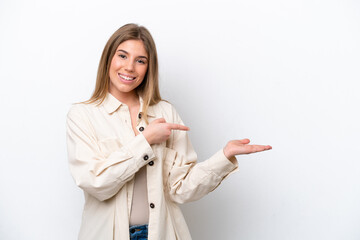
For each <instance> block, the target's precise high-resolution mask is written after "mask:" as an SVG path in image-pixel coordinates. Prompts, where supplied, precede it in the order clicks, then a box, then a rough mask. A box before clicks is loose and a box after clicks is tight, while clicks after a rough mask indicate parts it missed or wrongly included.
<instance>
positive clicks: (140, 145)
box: [127, 133, 156, 168]
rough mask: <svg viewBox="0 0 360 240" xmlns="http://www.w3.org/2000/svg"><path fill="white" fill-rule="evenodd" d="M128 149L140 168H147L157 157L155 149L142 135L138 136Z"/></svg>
mask: <svg viewBox="0 0 360 240" xmlns="http://www.w3.org/2000/svg"><path fill="white" fill-rule="evenodd" d="M127 148H128V150H129V151H130V153H131V155H132V156H133V158H134V160H135V163H136V165H137V166H138V167H139V168H141V167H143V166H145V165H146V164H147V163H149V162H150V161H152V160H154V158H155V157H156V156H155V153H154V151H153V149H152V148H151V146H150V144H149V143H148V141H147V140H146V138H145V137H144V135H143V134H142V133H140V134H138V135H137V136H136V137H135V138H134V139H133V140H132V141H131V142H129V144H128V145H127Z"/></svg>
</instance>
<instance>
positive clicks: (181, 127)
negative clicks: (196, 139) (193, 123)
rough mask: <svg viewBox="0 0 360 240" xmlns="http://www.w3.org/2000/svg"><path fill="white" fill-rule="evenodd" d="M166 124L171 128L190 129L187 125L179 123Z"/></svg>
mask: <svg viewBox="0 0 360 240" xmlns="http://www.w3.org/2000/svg"><path fill="white" fill-rule="evenodd" d="M168 126H169V127H170V129H172V130H183V131H189V130H190V128H189V127H187V126H184V125H181V124H176V123H168Z"/></svg>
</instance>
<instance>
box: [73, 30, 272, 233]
mask: <svg viewBox="0 0 360 240" xmlns="http://www.w3.org/2000/svg"><path fill="white" fill-rule="evenodd" d="M188 130H189V128H188V127H186V126H184V124H183V122H182V120H181V118H180V116H179V115H178V113H177V112H176V110H175V109H174V107H173V106H172V105H171V104H170V103H168V102H166V101H165V100H162V99H161V97H160V93H159V87H158V62H157V53H156V47H155V43H154V41H153V38H152V37H151V35H150V33H149V31H148V30H147V29H146V28H144V27H142V26H138V25H136V24H127V25H124V26H122V27H121V28H120V29H118V30H117V31H116V32H115V33H114V34H113V35H112V36H111V37H110V39H109V40H108V42H107V44H106V46H105V48H104V51H103V53H102V56H101V60H100V63H99V68H98V74H97V79H96V86H95V90H94V93H93V95H92V96H91V98H90V99H89V100H88V101H86V102H82V103H77V104H74V105H72V106H71V108H70V110H69V112H68V114H67V146H68V157H69V165H70V171H71V174H72V176H73V178H74V180H75V182H76V184H77V185H78V186H79V187H80V188H81V189H83V191H84V195H85V206H84V211H83V217H82V224H81V229H80V233H79V239H80V240H114V239H115V240H125V239H129V238H130V239H151V240H161V239H164V240H172V239H174V240H175V239H191V236H190V233H189V230H188V227H187V225H186V223H185V220H184V218H183V215H182V213H181V211H180V208H179V207H178V205H177V204H178V203H185V202H190V201H194V200H197V199H199V198H201V197H203V196H204V195H206V194H208V193H209V192H211V191H213V190H214V189H215V188H216V187H217V186H218V185H219V184H220V183H221V181H222V180H223V179H224V178H226V177H227V176H228V175H229V174H231V173H233V172H234V171H236V170H237V168H238V163H237V160H236V158H235V155H239V154H248V153H254V152H260V151H264V150H269V149H271V146H269V145H267V146H263V145H249V144H248V143H249V140H248V139H243V140H232V141H229V142H228V143H227V144H226V146H225V147H224V148H222V149H219V150H218V151H217V152H216V153H215V154H214V155H213V156H212V157H210V158H209V159H207V160H205V161H203V162H201V163H196V161H197V156H196V153H195V151H194V149H193V147H192V145H191V143H190V140H189V138H188V135H187V131H188Z"/></svg>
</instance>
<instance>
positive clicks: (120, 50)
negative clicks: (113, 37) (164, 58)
mask: <svg viewBox="0 0 360 240" xmlns="http://www.w3.org/2000/svg"><path fill="white" fill-rule="evenodd" d="M117 51H118V52H123V53H126V54H129V53H128V52H127V51H125V50H122V49H119V50H117ZM138 58H145V59H148V58H147V57H145V56H138Z"/></svg>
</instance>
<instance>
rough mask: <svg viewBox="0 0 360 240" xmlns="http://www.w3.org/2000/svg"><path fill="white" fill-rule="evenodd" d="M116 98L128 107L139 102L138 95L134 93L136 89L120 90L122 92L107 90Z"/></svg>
mask: <svg viewBox="0 0 360 240" xmlns="http://www.w3.org/2000/svg"><path fill="white" fill-rule="evenodd" d="M109 92H110V93H111V94H112V95H113V96H114V97H115V98H116V99H117V100H119V101H120V102H122V103H124V104H126V105H127V106H128V107H132V106H134V105H137V104H139V96H138V94H137V93H136V91H131V92H126V93H124V92H122V93H118V92H112V91H109Z"/></svg>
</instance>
